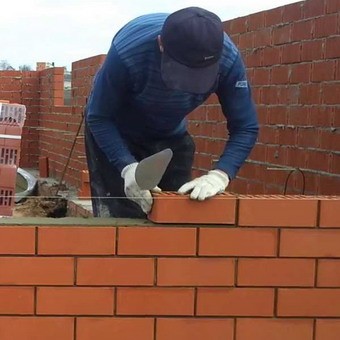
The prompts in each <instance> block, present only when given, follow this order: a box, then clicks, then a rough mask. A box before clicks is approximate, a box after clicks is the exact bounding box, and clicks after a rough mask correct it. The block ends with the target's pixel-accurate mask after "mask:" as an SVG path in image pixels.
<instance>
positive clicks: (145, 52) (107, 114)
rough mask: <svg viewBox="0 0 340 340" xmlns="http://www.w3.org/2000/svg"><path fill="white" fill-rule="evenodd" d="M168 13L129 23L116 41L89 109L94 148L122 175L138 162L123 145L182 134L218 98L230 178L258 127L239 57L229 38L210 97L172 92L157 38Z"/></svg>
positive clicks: (222, 163) (224, 166) (221, 164)
mask: <svg viewBox="0 0 340 340" xmlns="http://www.w3.org/2000/svg"><path fill="white" fill-rule="evenodd" d="M167 16H168V14H163V13H162V14H149V15H143V16H141V17H138V18H136V19H134V20H132V21H130V22H129V23H128V24H126V25H125V26H124V27H123V28H122V29H121V30H120V31H119V32H118V33H117V34H116V36H115V37H114V38H113V41H112V45H111V47H110V50H109V52H108V54H107V56H106V59H105V62H104V63H103V65H102V66H101V68H100V69H99V70H98V72H97V74H96V76H95V79H94V83H93V88H92V91H91V94H90V96H89V99H88V104H87V108H86V121H87V124H88V127H89V129H90V131H91V133H92V134H93V136H94V138H95V141H96V143H97V144H98V146H99V147H100V148H101V149H102V150H103V151H104V153H105V154H106V156H107V158H108V159H109V161H110V162H111V163H112V164H113V165H114V166H115V167H116V168H117V169H118V170H119V171H121V170H122V169H123V168H124V167H125V166H126V165H128V164H130V163H133V162H136V160H135V158H134V157H133V156H132V155H131V153H130V151H129V150H128V147H127V146H126V143H125V140H129V139H132V140H133V141H138V140H141V141H142V140H143V141H145V140H148V141H150V143H152V141H153V140H155V139H161V138H166V137H169V136H176V135H182V134H183V133H184V132H185V131H186V116H187V115H188V114H189V113H190V112H191V111H193V110H194V109H195V108H196V107H197V106H199V105H201V104H202V103H203V102H204V101H205V100H206V99H207V98H208V97H209V96H210V95H211V94H212V93H216V94H217V96H218V98H219V101H220V103H221V106H222V111H223V113H224V115H225V117H226V119H227V127H228V131H229V139H228V141H227V143H226V146H225V149H224V152H223V154H222V155H221V157H220V159H219V161H218V162H217V164H216V165H215V168H216V169H220V170H223V171H225V172H226V173H227V174H228V175H229V177H230V178H231V179H232V178H234V177H235V176H236V174H237V171H238V170H239V168H240V166H241V165H242V164H243V163H244V161H245V160H246V158H247V157H248V155H249V153H250V151H251V149H252V148H253V146H254V144H255V141H256V138H257V133H258V122H257V115H256V110H255V105H254V103H253V100H252V97H251V89H250V86H249V83H248V81H247V78H246V71H245V67H244V64H243V61H242V58H241V55H240V53H239V51H238V50H237V48H236V47H235V45H234V44H233V43H232V41H231V40H230V38H229V37H228V36H227V35H226V34H225V36H224V49H223V54H222V57H221V60H220V72H219V77H218V79H216V83H215V86H214V87H213V88H212V89H211V90H210V91H209V92H208V93H206V94H204V95H198V94H192V93H186V92H182V91H179V90H172V89H169V88H167V87H166V86H165V84H164V83H163V81H162V77H161V72H160V66H161V52H160V50H159V46H158V41H157V36H158V35H159V34H160V33H161V29H162V25H163V23H164V21H165V19H166V17H167Z"/></svg>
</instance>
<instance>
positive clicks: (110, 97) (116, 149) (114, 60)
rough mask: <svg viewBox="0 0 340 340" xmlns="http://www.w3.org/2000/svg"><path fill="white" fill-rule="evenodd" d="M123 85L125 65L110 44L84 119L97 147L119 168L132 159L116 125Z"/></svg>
mask: <svg viewBox="0 0 340 340" xmlns="http://www.w3.org/2000/svg"><path fill="white" fill-rule="evenodd" d="M127 84H128V74H127V71H126V68H125V66H124V65H123V63H122V62H121V60H120V57H119V55H118V53H117V51H116V48H115V46H114V45H113V44H112V46H111V48H110V50H109V52H108V54H107V56H106V59H105V62H104V63H103V65H102V67H101V68H100V69H99V71H98V72H97V74H96V77H95V79H94V82H93V88H92V91H91V94H90V97H89V100H88V105H87V108H86V111H87V114H86V121H87V124H88V127H89V129H90V131H91V133H92V135H93V137H94V139H95V141H96V143H97V144H98V146H99V148H100V149H101V150H102V151H103V152H104V153H105V155H106V156H107V158H108V159H109V161H110V162H111V163H112V164H113V165H114V166H115V167H116V168H117V169H118V170H119V171H121V170H122V169H123V168H124V167H125V166H126V165H128V164H130V163H133V162H136V160H135V158H134V157H133V156H132V155H131V153H130V151H129V150H128V147H127V145H126V143H125V142H124V140H123V138H122V136H121V135H120V133H119V130H118V128H117V125H116V120H117V115H118V114H119V113H120V112H122V110H124V99H125V97H126V93H127Z"/></svg>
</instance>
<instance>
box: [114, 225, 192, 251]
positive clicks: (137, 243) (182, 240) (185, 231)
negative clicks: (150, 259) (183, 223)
mask: <svg viewBox="0 0 340 340" xmlns="http://www.w3.org/2000/svg"><path fill="white" fill-rule="evenodd" d="M195 253H196V229H195V228H169V227H168V228H166V227H121V228H119V242H118V254H119V255H178V256H185V255H195Z"/></svg>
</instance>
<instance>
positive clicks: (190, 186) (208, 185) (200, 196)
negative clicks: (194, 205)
mask: <svg viewBox="0 0 340 340" xmlns="http://www.w3.org/2000/svg"><path fill="white" fill-rule="evenodd" d="M228 184H229V177H228V175H227V174H226V173H225V172H223V171H221V170H211V171H209V172H208V174H206V175H204V176H201V177H198V178H195V179H194V180H192V181H190V182H188V183H185V184H184V185H182V186H181V187H180V188H179V190H178V193H180V194H187V193H189V192H190V191H191V193H190V198H191V199H195V200H199V201H204V200H205V199H206V198H209V197H213V196H215V195H217V194H220V193H222V192H223V191H224V190H225V189H226V188H227V186H228Z"/></svg>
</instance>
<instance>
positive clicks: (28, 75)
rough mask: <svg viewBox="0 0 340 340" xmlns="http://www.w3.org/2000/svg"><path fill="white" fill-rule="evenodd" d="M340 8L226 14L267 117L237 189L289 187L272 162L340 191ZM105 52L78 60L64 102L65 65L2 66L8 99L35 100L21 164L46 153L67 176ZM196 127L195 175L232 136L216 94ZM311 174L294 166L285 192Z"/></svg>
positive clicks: (318, 4)
mask: <svg viewBox="0 0 340 340" xmlns="http://www.w3.org/2000/svg"><path fill="white" fill-rule="evenodd" d="M339 9H340V4H339V1H335V0H308V1H305V2H299V3H295V4H291V5H287V6H283V7H279V8H276V9H273V10H269V11H265V12H260V13H256V14H253V15H249V16H247V17H242V18H237V19H234V20H230V21H228V22H225V29H226V31H227V32H228V33H229V34H230V35H231V37H232V39H233V40H234V41H235V43H236V44H237V45H238V46H239V47H240V49H241V51H242V54H243V56H244V59H245V62H246V65H247V67H248V74H249V79H250V81H251V83H252V85H253V93H254V99H255V101H256V104H257V108H258V114H259V120H260V124H261V130H260V136H259V139H258V143H257V145H256V147H255V149H254V151H253V152H252V154H251V156H250V158H249V160H248V162H247V163H246V164H245V165H244V166H243V167H242V169H241V171H240V172H239V176H238V179H236V180H235V181H233V183H232V185H231V190H233V191H235V192H239V193H283V191H284V189H285V182H286V180H287V179H288V175H289V171H286V170H285V171H278V170H270V168H272V167H274V168H276V167H282V166H284V167H286V166H288V167H294V168H302V169H303V174H304V176H305V181H306V188H305V192H306V193H309V194H339V193H340V191H339V188H340V168H339V164H340V156H339V152H340V150H339V145H340V139H339V138H340V134H339V127H340V118H339V117H340V111H339V99H338V98H339V95H338V94H339V88H340V86H339V84H340V71H339V70H340V61H339V56H340V51H339V46H340V31H339V27H340V25H339ZM104 59H105V55H99V56H95V57H91V58H87V59H83V60H80V61H77V62H74V63H73V64H72V95H73V99H72V100H73V102H72V107H65V106H63V92H62V82H63V69H62V68H54V69H47V70H43V71H39V72H37V71H33V72H19V71H1V72H0V99H9V100H11V101H17V102H19V103H23V104H25V105H27V110H28V118H27V122H26V127H25V129H24V137H23V143H22V153H21V154H22V160H21V166H24V167H37V166H38V158H39V156H47V157H48V158H49V167H50V174H51V175H52V176H56V177H58V178H60V176H61V173H62V171H63V170H64V167H65V164H66V161H67V157H68V155H69V153H70V148H71V146H72V144H73V141H74V137H75V132H76V131H77V127H78V125H79V123H80V121H81V117H82V114H83V110H84V106H85V104H86V98H87V96H88V94H89V91H90V87H91V82H92V79H93V76H94V74H95V72H96V70H97V69H98V67H99V66H100V65H101V64H102V62H103V61H104ZM189 128H190V131H191V133H192V134H193V135H194V138H195V141H196V145H197V153H196V160H195V165H194V173H195V175H199V174H203V173H204V172H205V171H206V170H208V169H210V168H211V166H212V163H213V162H214V160H216V159H217V158H218V157H219V155H220V153H221V152H222V150H223V147H224V143H225V140H226V138H227V134H226V122H225V121H224V118H223V115H222V113H221V110H220V106H219V104H218V102H217V100H216V97H215V96H212V97H211V98H210V99H209V100H208V101H207V102H206V103H205V105H202V106H201V107H199V108H198V109H197V110H195V111H194V112H193V113H192V114H191V115H190V122H189ZM38 146H39V147H38ZM84 168H86V162H85V158H84V146H83V138H82V137H80V138H78V140H77V143H76V147H75V152H74V153H73V156H72V160H71V162H70V164H69V166H68V168H67V172H66V175H65V179H66V181H67V182H68V183H70V184H73V185H76V186H79V184H80V174H79V172H80V171H81V170H83V169H84ZM268 168H269V169H268ZM302 178H303V177H302V176H301V173H299V172H296V173H293V174H292V176H290V177H289V181H288V182H287V186H286V187H287V190H286V191H287V192H289V193H290V192H294V193H295V192H300V191H301V189H302V184H303V183H302Z"/></svg>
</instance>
